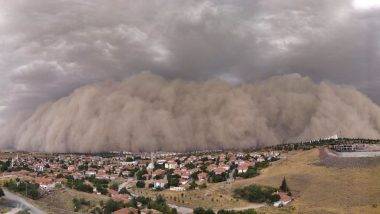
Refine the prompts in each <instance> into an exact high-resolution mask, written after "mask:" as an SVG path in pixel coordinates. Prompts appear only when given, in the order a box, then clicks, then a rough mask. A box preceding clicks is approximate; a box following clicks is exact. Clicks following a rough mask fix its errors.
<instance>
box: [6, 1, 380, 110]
mask: <svg viewBox="0 0 380 214" xmlns="http://www.w3.org/2000/svg"><path fill="white" fill-rule="evenodd" d="M353 5H354V6H355V4H352V2H350V1H347V0H341V1H339V0H338V1H327V0H323V1H313V0H302V1H301V0H292V1H283V0H265V1H138V2H136V1H116V0H115V1H108V2H107V3H105V2H104V1H67V0H61V1H47V0H35V1H24V0H18V1H14V0H2V1H1V8H0V41H1V47H2V48H1V49H0V65H1V67H0V69H1V70H0V72H1V75H2V80H1V91H2V95H1V99H2V101H3V102H2V103H3V104H2V105H3V106H8V107H9V108H8V110H12V109H20V108H34V107H36V106H37V105H38V104H40V103H42V102H44V101H47V100H50V99H56V98H59V97H61V96H63V95H67V94H68V93H69V92H71V91H72V90H73V89H75V88H77V87H78V86H81V85H85V84H87V83H91V82H96V81H101V80H105V79H116V80H121V79H123V78H125V77H128V76H130V75H131V74H133V73H138V72H140V71H143V70H149V71H151V72H153V73H156V74H159V75H162V76H164V77H167V78H183V79H191V80H205V79H210V78H214V77H222V78H225V79H227V80H231V81H235V82H238V81H241V80H244V81H248V82H249V81H256V80H260V79H263V78H266V77H268V76H271V75H273V74H283V73H300V74H303V75H306V76H310V77H312V78H313V79H314V80H316V81H320V80H330V81H332V82H337V83H343V84H352V85H355V86H356V87H358V88H359V89H361V90H362V91H364V92H368V94H369V95H371V97H373V98H374V99H375V100H376V101H378V100H379V99H380V97H378V96H379V95H378V94H377V92H378V91H379V90H378V89H379V87H378V85H379V84H378V83H379V81H380V77H379V76H380V75H378V73H379V70H378V69H379V67H380V65H379V63H380V60H377V59H378V58H379V45H380V44H379V43H380V42H379V38H380V32H379V26H380V24H379V22H380V21H379V19H378V16H379V10H377V9H376V8H375V9H368V8H364V9H363V8H355V7H354V6H353Z"/></svg>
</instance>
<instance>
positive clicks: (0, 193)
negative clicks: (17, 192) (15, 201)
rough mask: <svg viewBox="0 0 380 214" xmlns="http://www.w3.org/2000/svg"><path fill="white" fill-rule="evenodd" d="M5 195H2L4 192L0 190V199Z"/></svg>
mask: <svg viewBox="0 0 380 214" xmlns="http://www.w3.org/2000/svg"><path fill="white" fill-rule="evenodd" d="M4 195H5V194H4V191H3V188H0V197H3V196H4Z"/></svg>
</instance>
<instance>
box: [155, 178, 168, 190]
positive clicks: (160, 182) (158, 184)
mask: <svg viewBox="0 0 380 214" xmlns="http://www.w3.org/2000/svg"><path fill="white" fill-rule="evenodd" d="M167 184H168V180H167V179H160V180H155V181H154V183H153V188H155V189H163V188H165V186H166V185H167Z"/></svg>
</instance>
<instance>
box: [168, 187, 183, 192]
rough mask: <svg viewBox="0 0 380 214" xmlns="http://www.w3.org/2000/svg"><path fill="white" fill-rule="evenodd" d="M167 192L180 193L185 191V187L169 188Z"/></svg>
mask: <svg viewBox="0 0 380 214" xmlns="http://www.w3.org/2000/svg"><path fill="white" fill-rule="evenodd" d="M169 190H171V191H177V192H180V191H185V190H186V188H185V187H183V186H179V187H170V189H169Z"/></svg>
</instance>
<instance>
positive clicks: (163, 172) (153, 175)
mask: <svg viewBox="0 0 380 214" xmlns="http://www.w3.org/2000/svg"><path fill="white" fill-rule="evenodd" d="M165 173H166V171H165V170H163V169H157V170H156V171H154V172H153V173H152V177H153V178H154V177H156V176H159V177H160V176H164V175H165Z"/></svg>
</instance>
